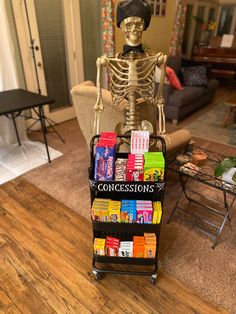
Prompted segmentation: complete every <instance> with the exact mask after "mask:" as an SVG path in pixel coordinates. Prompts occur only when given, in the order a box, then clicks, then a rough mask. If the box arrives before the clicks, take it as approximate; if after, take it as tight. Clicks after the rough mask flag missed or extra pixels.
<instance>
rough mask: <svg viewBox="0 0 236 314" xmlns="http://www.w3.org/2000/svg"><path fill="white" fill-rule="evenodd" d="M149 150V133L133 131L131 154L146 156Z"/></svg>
mask: <svg viewBox="0 0 236 314" xmlns="http://www.w3.org/2000/svg"><path fill="white" fill-rule="evenodd" d="M148 149H149V132H148V131H132V132H131V147H130V151H131V154H142V155H143V154H144V153H145V152H148Z"/></svg>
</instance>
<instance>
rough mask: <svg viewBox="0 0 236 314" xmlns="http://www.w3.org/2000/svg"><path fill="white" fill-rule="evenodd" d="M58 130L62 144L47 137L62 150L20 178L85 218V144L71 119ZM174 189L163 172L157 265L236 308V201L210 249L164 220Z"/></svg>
mask: <svg viewBox="0 0 236 314" xmlns="http://www.w3.org/2000/svg"><path fill="white" fill-rule="evenodd" d="M58 131H59V132H60V134H62V135H63V138H64V139H65V141H66V143H65V144H62V142H60V140H58V139H57V138H56V137H55V138H52V136H53V135H52V134H50V135H49V140H50V144H52V146H53V147H55V148H56V149H58V150H60V151H62V152H63V156H62V157H61V158H58V159H56V160H55V161H53V162H52V163H51V164H45V165H43V166H41V167H39V168H36V169H34V170H32V171H30V172H28V173H26V174H25V175H24V178H25V179H27V180H28V181H30V182H31V183H33V184H35V185H36V186H38V187H39V188H41V189H42V190H44V191H45V192H47V193H48V194H50V195H51V196H52V197H54V198H55V199H57V200H59V201H61V202H62V203H64V204H65V205H67V206H68V207H70V208H72V209H73V210H75V211H76V212H78V213H79V214H81V215H83V216H84V217H86V218H87V219H89V220H90V195H89V182H88V166H89V150H88V147H87V146H86V143H85V140H84V138H83V137H82V134H81V131H80V129H79V127H78V124H77V121H76V120H72V121H70V122H66V123H63V124H61V125H59V126H58ZM197 144H198V145H199V144H200V145H201V146H203V147H205V148H206V149H210V150H212V149H217V150H220V151H222V152H224V153H225V154H226V155H231V154H235V152H236V149H234V148H232V147H227V146H226V145H219V146H217V145H215V143H213V144H212V143H210V142H209V141H204V140H201V141H199V142H197ZM204 189H205V192H208V193H212V191H208V189H206V188H205V187H204ZM199 192H202V190H200V191H199ZM179 193H180V185H179V182H178V176H177V175H175V174H173V173H169V176H168V184H167V187H166V194H165V202H164V209H165V210H164V215H163V224H162V232H161V238H160V252H159V253H160V255H159V256H160V260H159V261H160V267H161V268H162V269H164V270H166V271H167V272H168V273H170V274H171V275H172V276H174V277H175V278H177V279H178V280H180V281H182V282H183V283H184V284H185V285H186V286H188V287H189V288H191V289H192V290H194V291H195V292H196V293H197V294H199V295H200V296H202V297H203V298H205V299H206V300H209V301H210V302H212V303H214V304H216V305H219V306H221V307H223V308H226V309H228V310H229V311H230V312H231V313H236V312H235V309H236V298H235V291H236V206H234V208H233V209H234V210H233V212H232V217H231V218H232V220H231V223H227V225H226V226H225V228H224V231H223V233H222V237H221V238H220V241H219V244H218V246H217V247H216V249H215V250H213V249H212V248H211V244H212V243H211V240H210V239H209V238H208V237H207V236H205V235H203V234H200V233H198V232H197V230H196V229H195V228H192V227H191V225H188V224H185V223H183V222H182V221H181V220H179V219H178V215H177V214H176V215H175V216H174V217H173V221H172V222H171V223H170V224H167V223H166V222H167V219H168V216H169V214H170V212H171V210H172V209H173V207H174V205H175V202H176V200H177V199H178V197H179ZM208 196H209V195H208ZM220 196H222V195H218V193H217V194H215V192H214V191H213V195H211V197H213V198H218V197H220ZM62 219H63V217H62ZM79 223H80V222H79V221H78V224H79ZM75 241H76V239H75ZM157 284H158V283H157ZM190 312H191V309H190Z"/></svg>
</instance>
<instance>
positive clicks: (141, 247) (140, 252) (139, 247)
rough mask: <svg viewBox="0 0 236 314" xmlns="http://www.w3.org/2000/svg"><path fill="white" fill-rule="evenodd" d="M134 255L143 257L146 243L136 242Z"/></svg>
mask: <svg viewBox="0 0 236 314" xmlns="http://www.w3.org/2000/svg"><path fill="white" fill-rule="evenodd" d="M133 256H134V257H138V258H143V257H144V245H142V244H134V248H133Z"/></svg>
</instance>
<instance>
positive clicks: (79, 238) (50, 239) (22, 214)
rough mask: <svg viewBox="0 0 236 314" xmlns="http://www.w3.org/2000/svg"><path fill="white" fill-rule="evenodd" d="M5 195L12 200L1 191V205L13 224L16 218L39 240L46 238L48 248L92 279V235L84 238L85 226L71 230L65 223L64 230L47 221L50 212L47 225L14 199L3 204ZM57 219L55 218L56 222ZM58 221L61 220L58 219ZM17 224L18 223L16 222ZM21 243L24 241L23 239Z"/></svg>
mask: <svg viewBox="0 0 236 314" xmlns="http://www.w3.org/2000/svg"><path fill="white" fill-rule="evenodd" d="M3 195H4V196H5V198H8V199H10V195H8V194H7V193H5V192H3V191H1V190H0V205H1V204H2V206H5V211H6V212H7V215H9V214H11V215H12V216H13V218H12V222H13V221H14V218H17V219H19V220H20V221H21V225H25V226H26V227H27V228H28V229H29V231H30V232H32V234H34V235H35V236H36V237H37V238H38V239H42V238H44V242H45V241H46V242H45V243H46V245H47V246H50V247H52V248H53V249H54V250H56V251H57V253H58V254H61V255H62V256H63V257H66V258H67V260H68V261H69V262H70V263H72V265H73V267H75V268H78V271H79V272H81V274H83V275H84V276H86V277H87V279H89V278H91V276H89V272H90V270H91V268H88V265H89V264H91V256H90V255H89V254H87V253H86V252H92V237H91V236H92V235H90V237H89V239H88V238H86V237H85V236H84V233H83V231H82V230H83V229H84V228H82V227H83V225H82V226H80V227H79V228H76V229H75V228H73V226H72V227H71V228H70V227H69V223H68V225H67V223H66V222H64V221H63V228H62V227H61V226H57V223H54V224H53V225H52V224H51V223H49V222H48V221H47V219H48V218H47V216H50V212H49V214H48V215H46V214H44V215H43V217H45V221H46V223H45V221H43V217H40V218H38V217H35V216H34V215H33V212H28V211H27V210H25V208H24V207H22V206H21V204H19V203H18V202H17V201H16V200H14V199H11V201H10V202H5V203H3V202H1V197H3ZM55 207H56V206H55ZM77 216H78V215H77ZM77 218H79V217H77ZM49 219H51V218H49ZM55 219H56V218H55V217H54V221H55ZM57 220H59V219H58V218H57ZM15 224H18V223H17V222H15ZM55 225H56V226H55ZM65 226H66V228H65ZM85 228H86V226H85ZM19 241H22V239H21V240H19Z"/></svg>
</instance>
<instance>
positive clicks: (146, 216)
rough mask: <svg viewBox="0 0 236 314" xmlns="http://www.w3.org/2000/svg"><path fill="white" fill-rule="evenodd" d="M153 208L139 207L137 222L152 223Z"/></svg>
mask: <svg viewBox="0 0 236 314" xmlns="http://www.w3.org/2000/svg"><path fill="white" fill-rule="evenodd" d="M152 214H153V211H152V209H137V219H136V221H137V223H139V224H151V223H152Z"/></svg>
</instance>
